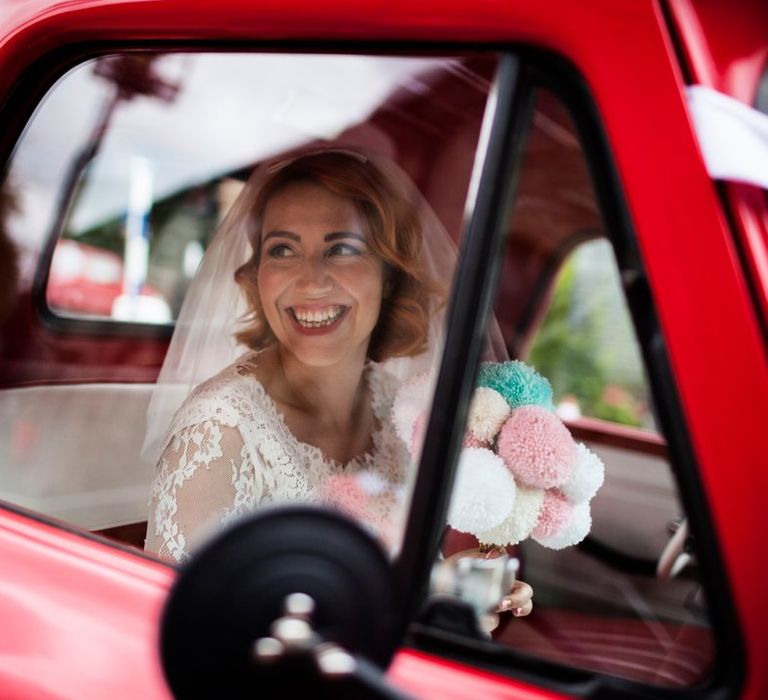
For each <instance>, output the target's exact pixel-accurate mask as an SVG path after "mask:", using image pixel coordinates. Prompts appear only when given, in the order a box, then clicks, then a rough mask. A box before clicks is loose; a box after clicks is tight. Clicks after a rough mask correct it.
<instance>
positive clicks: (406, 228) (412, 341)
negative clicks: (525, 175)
mask: <svg viewBox="0 0 768 700" xmlns="http://www.w3.org/2000/svg"><path fill="white" fill-rule="evenodd" d="M273 167H274V168H275V171H274V172H273V173H272V174H271V176H270V177H269V178H268V179H267V181H266V182H265V183H264V185H263V187H262V188H261V190H260V191H259V193H258V195H257V198H256V200H255V202H254V206H253V209H252V211H251V217H252V227H251V243H252V245H253V255H252V256H251V258H250V259H249V260H248V262H246V263H245V264H244V265H242V266H241V267H239V268H238V269H237V271H236V272H235V281H236V282H237V284H239V285H240V287H241V288H242V289H243V291H244V293H245V295H246V298H247V301H248V307H249V313H248V315H247V316H246V319H245V323H246V327H245V328H244V329H243V330H242V331H240V332H238V333H237V334H236V335H235V337H236V338H237V340H238V341H239V342H241V343H243V344H244V345H246V346H248V347H250V348H251V349H254V350H260V349H262V348H264V347H267V346H268V345H271V344H272V343H274V342H275V341H276V337H275V335H274V333H273V332H272V329H271V328H270V327H269V324H268V323H267V321H266V319H265V317H264V313H263V310H262V305H261V299H260V297H259V291H258V275H259V263H260V260H261V233H262V231H261V227H262V222H263V217H264V211H265V209H266V206H267V203H268V202H269V200H270V199H271V198H272V197H273V196H274V195H276V194H277V193H278V192H280V191H281V190H283V189H284V188H285V187H287V186H288V185H290V184H293V183H296V182H307V181H309V182H315V183H317V184H319V185H322V186H323V187H326V188H327V189H328V190H330V191H331V192H333V193H335V194H337V195H340V196H342V197H345V198H347V199H349V200H350V201H352V203H353V204H354V206H355V207H356V209H357V211H358V212H359V213H360V215H361V219H362V221H363V224H364V229H365V233H366V239H367V241H366V242H367V244H368V246H369V248H370V249H371V251H372V252H373V253H374V254H376V255H377V256H378V257H379V258H380V259H381V260H382V261H383V263H384V289H383V294H382V296H383V298H382V306H381V312H380V314H379V320H378V322H377V324H376V326H375V327H374V329H373V332H372V334H371V340H370V343H369V345H368V357H370V358H371V359H372V360H374V361H376V362H381V361H383V360H386V359H387V358H390V357H412V356H414V355H418V354H419V353H421V352H423V351H424V350H425V349H426V344H427V335H428V331H429V318H430V313H431V308H433V307H434V304H433V301H434V300H435V297H437V298H439V297H440V296H442V294H441V289H440V287H439V286H438V285H437V284H436V283H435V282H434V281H432V280H428V279H427V276H426V273H425V271H424V270H423V269H422V256H421V250H422V229H421V224H420V221H419V216H418V212H417V211H416V209H415V207H414V205H413V203H412V202H410V201H409V200H408V199H407V198H406V196H405V195H404V194H403V193H401V192H400V191H399V190H398V189H397V188H396V187H395V186H394V185H393V183H392V182H390V181H389V179H388V178H387V177H386V176H385V175H384V173H382V172H381V170H380V169H379V168H378V167H376V165H374V164H373V163H372V162H371V161H370V160H369V159H368V158H366V157H364V156H362V155H359V154H357V153H354V152H348V151H321V152H317V153H311V154H306V155H303V156H299V157H297V158H295V159H294V160H290V161H287V162H286V164H285V165H279V164H278V165H277V166H273Z"/></svg>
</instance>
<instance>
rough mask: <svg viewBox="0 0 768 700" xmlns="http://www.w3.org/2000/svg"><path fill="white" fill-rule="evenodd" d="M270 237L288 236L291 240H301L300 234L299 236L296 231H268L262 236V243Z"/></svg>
mask: <svg viewBox="0 0 768 700" xmlns="http://www.w3.org/2000/svg"><path fill="white" fill-rule="evenodd" d="M270 238H290V239H291V240H292V241H296V242H297V243H300V242H301V236H299V235H298V234H297V233H291V232H290V231H270V232H269V233H268V234H267V235H266V236H264V239H263V241H262V242H263V243H266V242H267V241H268V240H269V239H270Z"/></svg>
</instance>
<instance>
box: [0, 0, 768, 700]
mask: <svg viewBox="0 0 768 700" xmlns="http://www.w3.org/2000/svg"><path fill="white" fill-rule="evenodd" d="M751 5H754V6H758V5H759V3H757V2H755V3H752V4H751ZM751 5H750V6H751ZM742 6H743V5H742V4H740V5H739V7H742ZM733 7H734V6H731V9H732V11H735V10H734V9H733ZM740 11H741V10H740ZM756 16H757V15H756ZM760 16H762V15H760ZM711 31H716V30H711ZM724 33H725V30H724ZM766 36H768V34H767V33H766V32H764V31H763V33H762V39H759V40H757V41H762V42H763V43H762V44H760V45H759V46H757V48H755V49H754V50H752V52H751V53H750V54H749V56H750V57H751V56H754V55H755V52H756V51H765V43H766V41H767V40H766V38H765V37H766ZM691 37H695V31H692V33H691V36H690V37H687V40H688V41H690V42H691V47H692V48H691V51H692V52H694V50H697V51H698V52H699V54H702V55H703V54H705V53H706V51H704V50H703V49H701V47H699V49H695V47H694V39H693V38H691ZM147 39H160V40H164V39H167V40H185V41H186V40H189V41H193V40H215V41H220V42H224V43H225V42H226V41H229V40H246V39H247V40H250V41H253V40H255V41H258V40H264V39H269V40H283V39H312V40H317V41H341V40H355V41H375V40H398V41H408V40H414V41H418V40H424V41H458V42H465V41H471V42H484V41H489V42H499V41H504V42H507V41H508V42H522V43H526V44H531V45H535V46H539V47H543V48H548V49H551V50H553V51H555V52H557V53H558V54H560V55H562V56H564V57H565V58H566V59H568V60H569V61H571V62H572V63H573V64H574V65H575V66H576V67H577V69H578V70H579V71H580V72H581V73H582V75H583V76H584V79H585V81H586V83H587V85H588V87H589V89H590V90H591V92H592V94H593V95H594V99H595V101H596V104H597V107H598V110H599V112H600V115H601V118H602V119H603V120H604V123H605V130H606V133H607V137H608V140H609V143H610V145H611V148H612V149H613V154H614V157H615V161H616V165H617V169H618V173H619V176H620V178H621V181H622V186H623V188H624V191H625V195H626V199H627V203H628V208H629V214H630V216H631V219H632V221H633V224H634V227H635V230H636V232H637V235H638V237H639V245H640V250H641V252H642V255H643V258H644V261H645V265H646V268H647V271H648V275H649V279H650V283H651V287H652V292H653V295H654V298H655V301H656V303H657V306H658V312H659V315H660V318H661V322H662V327H663V331H664V335H665V341H666V345H667V348H668V351H669V355H670V358H671V362H672V367H673V371H674V373H675V376H676V379H677V385H678V390H679V393H680V397H681V399H682V402H683V407H684V410H685V417H686V421H687V425H688V428H689V431H690V435H691V439H692V442H693V446H694V449H695V453H696V457H697V460H698V465H699V469H700V474H701V480H702V483H703V487H704V490H705V492H706V496H707V498H708V501H709V504H710V507H711V512H712V518H713V522H714V527H715V530H716V532H717V534H718V537H719V541H720V548H721V550H722V552H723V556H724V561H725V564H726V566H727V575H728V579H729V581H730V585H731V589H732V592H733V596H734V598H735V605H736V609H737V611H738V616H739V624H740V626H741V629H742V631H743V636H744V643H745V648H746V649H747V654H748V657H747V669H746V672H747V676H746V686H745V689H744V692H743V697H745V698H755V700H758V699H761V698H764V697H767V696H768V668H767V667H766V665H765V664H764V663H762V661H763V660H764V659H766V658H768V634H767V633H766V629H768V598H766V596H765V594H764V581H765V573H766V572H765V564H764V561H763V559H764V557H763V556H762V552H763V551H764V537H763V535H762V531H761V528H760V527H756V526H755V517H756V515H757V514H761V513H763V512H764V496H763V494H764V493H765V492H766V490H767V489H768V477H767V476H766V469H765V464H766V455H768V431H766V429H765V426H766V425H768V402H767V401H766V400H765V398H766V397H767V396H768V368H767V367H766V360H765V357H766V355H765V347H764V343H763V339H762V338H761V336H760V332H759V328H758V325H757V318H756V312H755V308H754V306H753V303H752V300H751V298H750V294H749V290H748V286H747V284H746V282H745V278H744V270H743V269H742V266H741V262H740V260H739V257H738V255H737V252H736V246H735V244H734V240H733V238H732V233H731V232H730V231H729V229H728V226H727V224H726V220H725V216H724V214H723V211H722V209H721V205H720V202H719V200H718V198H717V196H716V191H715V187H714V185H713V183H712V182H711V181H710V179H709V177H708V176H707V174H706V172H705V171H704V168H703V164H702V161H701V157H700V155H699V151H698V147H697V144H696V141H695V139H694V136H693V134H692V131H691V128H690V124H689V119H688V115H687V112H686V109H685V101H684V97H683V92H682V88H683V81H682V78H681V72H680V70H679V69H678V68H677V67H676V58H675V55H674V52H673V50H672V48H671V42H670V41H669V39H668V37H667V35H666V31H665V28H664V24H663V18H662V16H661V14H660V13H659V12H658V10H657V6H656V4H655V3H653V2H650V1H648V2H626V3H618V2H615V3H614V2H593V3H586V2H584V3H573V2H566V1H565V0H552V1H551V2H547V3H534V2H529V1H525V2H522V1H514V2H513V1H512V0H510V1H509V2H498V0H473V1H472V2H469V1H467V0H461V1H460V0H453V1H451V2H444V1H442V0H441V1H440V2H437V0H429V1H427V2H422V3H418V4H416V3H411V2H406V1H405V0H397V1H395V2H389V3H387V5H386V7H385V8H384V7H383V6H382V5H381V3H378V2H373V1H372V0H368V1H365V0H362V1H361V2H358V3H355V4H354V5H350V4H349V3H347V2H343V1H342V0H324V1H323V2H317V1H314V2H311V3H310V2H306V1H304V0H301V1H300V0H292V1H291V2H283V1H279V0H266V1H264V2H259V3H253V2H251V0H240V1H239V2H234V1H232V0H229V1H228V2H221V0H198V1H197V2H194V3H190V2H188V0H165V1H162V2H161V1H159V0H144V1H123V0H121V1H119V2H109V1H105V0H82V1H76V0H75V1H72V2H62V3H59V4H53V3H49V2H44V1H42V0H39V1H38V0H28V1H26V2H10V3H9V2H5V3H3V4H2V5H0V94H2V95H4V94H5V93H6V92H7V91H8V89H9V88H10V87H11V86H12V85H13V84H14V83H15V82H16V81H17V80H18V79H19V77H20V75H21V73H22V72H23V70H24V69H25V68H26V67H27V66H28V65H29V64H30V63H32V62H33V61H35V60H38V59H39V58H40V57H41V56H43V55H44V54H45V53H46V52H47V51H50V50H53V49H56V48H59V47H60V46H62V45H73V44H78V43H80V42H88V41H91V40H94V41H95V40H98V41H110V40H121V41H137V42H141V41H143V40H147ZM710 40H711V38H710V36H709V35H707V41H710ZM731 45H733V42H732V41H730V40H724V41H723V46H726V47H727V46H731ZM718 46H719V44H718ZM760 46H762V48H760ZM763 55H764V54H763ZM710 59H711V60H710V61H709V62H710V63H711V64H713V65H714V69H713V71H714V72H713V73H712V74H711V75H712V76H714V77H713V78H712V79H713V81H714V80H717V81H721V82H722V84H723V85H726V86H727V89H728V91H730V92H731V93H732V94H739V95H748V94H750V92H749V91H750V90H753V89H754V86H753V85H750V81H751V80H752V79H753V77H754V70H753V69H750V70H746V69H744V70H742V68H743V66H741V65H738V66H737V65H736V64H737V63H740V61H741V58H740V57H739V55H738V52H732V53H728V51H727V50H726V49H722V50H721V49H718V50H717V52H716V55H713V56H711V57H710ZM701 60H702V65H706V64H707V59H706V57H704V58H702V59H701ZM750 60H751V59H750ZM729 64H732V65H730V66H729ZM697 65H698V64H697ZM750 65H752V64H751V63H750ZM710 67H711V66H710ZM697 70H699V69H698V68H697ZM701 70H702V73H701V74H702V76H704V75H705V74H704V72H703V70H704V69H703V68H702V69H701ZM742 81H743V82H742ZM0 561H2V574H1V575H0V587H2V590H3V595H2V596H0V619H3V621H4V624H3V635H2V641H0V650H2V651H1V652H0V664H2V665H1V666H0V688H2V690H3V694H4V695H7V696H9V697H21V698H26V697H30V698H31V697H36V698H40V697H43V698H44V697H54V695H53V692H54V689H55V688H58V689H59V692H60V693H61V689H62V688H65V687H66V688H73V692H72V694H71V695H70V697H87V696H89V695H90V696H94V695H95V696H97V697H155V696H158V697H160V696H162V692H163V691H162V685H161V681H160V676H159V670H158V668H157V659H156V656H155V651H154V649H155V635H156V631H155V625H156V621H157V614H158V610H159V606H160V603H161V600H162V597H163V593H164V590H165V588H166V587H167V585H168V583H169V582H170V578H171V574H170V572H169V571H167V570H166V569H163V568H162V567H160V566H157V565H153V564H151V563H148V562H145V561H139V560H134V559H133V558H132V557H131V556H130V555H127V554H123V553H119V552H115V551H112V550H110V549H108V548H107V547H105V546H103V545H101V544H91V543H86V542H84V541H80V540H79V539H78V538H77V537H75V536H72V535H67V534H66V533H61V532H58V531H56V530H53V529H51V528H49V527H48V526H44V525H35V524H32V523H29V522H27V521H24V520H23V519H22V518H19V517H18V516H15V515H12V514H8V513H6V512H2V513H0ZM711 602H712V605H714V606H716V605H717V604H718V601H711ZM19 669H23V671H21V672H20V671H19ZM392 674H393V677H394V678H395V679H397V681H398V682H401V683H402V685H403V687H408V688H412V689H414V690H415V691H417V692H418V693H419V694H421V695H422V696H423V697H443V698H446V697H473V696H477V697H482V696H484V697H499V698H501V697H516V698H527V697H537V698H541V697H554V696H553V695H552V694H550V693H548V692H546V691H542V690H535V689H530V688H526V687H524V686H520V685H518V684H517V683H515V682H512V681H509V680H503V679H499V678H496V677H491V676H488V675H487V674H484V673H481V672H478V671H476V670H474V669H466V670H465V669H464V668H463V667H461V666H459V665H455V664H449V663H447V662H444V661H440V660H435V659H428V658H426V657H423V656H421V655H417V654H412V653H405V654H401V655H400V657H398V660H397V662H396V664H395V666H394V668H393V671H392ZM116 679H119V680H120V685H119V686H118V684H117V683H116ZM89 684H91V685H89ZM86 686H87V687H88V691H87V692H86V691H85V688H86ZM126 688H127V689H129V690H130V692H128V691H126V690H125V689H126ZM92 689H97V690H98V691H99V692H96V693H95V694H94V693H92V692H91V690H92ZM78 690H83V692H82V693H78V692H77V691H78ZM6 691H8V692H6ZM454 691H455V692H454ZM459 692H461V695H459V694H458V693H459ZM46 693H47V695H46ZM451 693H453V694H451ZM483 693H486V694H485V695H483ZM61 696H62V695H61V694H60V695H58V696H56V697H61Z"/></svg>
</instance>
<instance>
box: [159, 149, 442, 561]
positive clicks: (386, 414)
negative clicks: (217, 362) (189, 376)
mask: <svg viewBox="0 0 768 700" xmlns="http://www.w3.org/2000/svg"><path fill="white" fill-rule="evenodd" d="M402 177H404V176H402ZM407 191H408V189H407V187H406V186H405V183H404V182H403V183H396V182H395V181H393V180H392V178H391V177H388V176H386V175H385V174H384V172H383V171H382V170H381V169H380V168H379V167H378V166H377V165H376V164H375V162H374V160H373V159H372V157H369V156H367V155H362V154H360V153H357V152H350V151H341V150H336V149H328V150H322V151H316V152H310V153H306V154H303V155H300V156H298V157H296V158H295V159H293V160H290V161H287V162H282V163H279V164H278V165H276V166H268V167H267V168H266V173H265V172H263V171H261V170H260V171H257V172H256V173H255V175H254V176H253V177H252V179H251V181H250V183H249V184H248V185H247V186H246V188H245V189H244V191H243V193H242V194H241V196H240V200H239V202H238V203H236V204H235V205H234V207H233V211H232V213H231V214H230V216H229V218H228V219H227V221H225V222H224V224H223V225H222V229H221V231H220V232H219V234H218V236H220V237H221V239H222V240H226V241H229V242H230V243H231V244H233V245H235V246H237V245H238V244H239V243H241V242H242V241H241V239H242V238H243V237H245V238H246V239H247V243H248V245H249V246H250V249H251V252H250V254H249V256H248V259H247V261H246V262H245V263H244V264H242V265H240V266H239V267H237V269H236V271H235V270H233V269H232V267H230V266H229V265H224V264H221V261H222V260H230V259H234V258H233V256H231V255H230V254H229V252H228V250H227V246H226V245H225V244H220V245H216V244H215V243H214V245H212V246H211V249H210V250H209V253H208V254H207V256H206V258H207V259H206V261H205V262H204V264H203V268H202V270H201V273H200V275H199V279H198V280H197V281H196V283H195V284H197V285H198V286H199V285H203V286H204V285H206V284H207V283H210V282H213V283H214V284H215V286H216V288H217V292H218V295H219V296H221V295H222V294H224V295H226V290H227V288H229V290H230V293H232V294H234V295H236V296H237V295H239V294H242V295H243V296H245V298H246V303H247V307H248V313H247V314H246V316H245V328H240V329H239V330H238V332H236V333H235V337H236V338H237V340H238V341H239V342H240V343H241V344H242V345H243V346H244V349H247V350H248V351H247V352H246V353H245V354H244V355H242V356H241V357H239V358H238V359H237V360H236V361H235V362H234V363H233V364H230V365H229V366H227V367H226V368H225V369H223V370H222V371H220V372H219V373H218V374H216V376H214V377H213V378H211V379H209V380H208V381H205V382H203V383H202V384H201V385H200V386H199V387H198V388H197V389H195V390H194V391H193V392H192V394H191V395H190V396H189V397H188V398H187V399H186V400H185V401H184V403H183V405H182V406H181V408H180V409H179V410H178V412H177V413H176V415H175V417H174V418H173V420H172V422H171V427H170V428H169V430H168V431H167V433H166V435H165V437H164V439H163V440H162V442H161V447H162V454H161V456H160V458H159V460H158V470H157V474H156V477H155V479H154V482H153V487H152V502H151V505H150V513H149V528H148V534H147V543H146V547H147V549H148V550H149V551H153V552H156V553H158V554H160V555H161V556H163V557H167V558H171V559H174V560H184V559H186V558H187V557H188V556H189V554H190V552H191V551H192V550H193V549H194V548H195V545H196V544H197V543H199V542H200V541H201V539H204V538H205V537H206V536H207V535H208V534H209V533H210V531H211V530H215V529H217V528H218V527H219V526H221V525H222V524H224V523H228V522H230V521H231V520H233V519H235V518H237V517H238V516H239V515H241V514H243V513H245V512H248V511H250V510H252V509H253V508H254V507H258V506H261V505H264V504H268V503H280V502H286V501H299V502H315V503H318V502H319V503H326V504H328V505H331V506H335V507H338V508H341V509H343V510H345V511H346V512H348V513H349V514H351V515H354V516H355V517H357V519H358V520H360V521H362V522H363V524H364V525H366V526H367V527H368V528H369V529H370V530H371V531H372V532H373V533H374V534H376V535H377V536H378V537H379V539H380V540H381V541H382V543H383V544H384V545H385V546H386V547H387V548H388V549H389V550H390V551H394V550H396V549H397V548H398V546H399V540H400V534H401V529H402V525H403V506H404V503H405V500H406V499H405V492H406V491H407V489H408V485H409V483H410V477H411V474H412V471H413V469H412V468H411V467H410V466H409V465H410V459H409V457H408V454H407V450H406V449H405V445H404V444H403V443H402V441H401V440H400V439H399V438H398V436H397V435H396V433H395V431H394V429H393V427H392V425H391V420H390V413H391V406H392V402H393V400H394V393H395V391H396V389H397V387H398V378H397V376H396V375H397V374H398V371H395V370H394V368H393V367H392V366H391V365H388V361H390V360H394V359H395V358H403V360H404V361H405V362H406V365H407V368H406V371H409V370H410V369H413V370H414V371H415V370H416V369H417V368H419V365H417V363H415V362H414V363H412V364H413V367H412V368H411V367H410V364H411V363H410V360H411V358H417V357H418V358H419V359H420V360H422V363H423V361H425V357H426V361H427V362H429V361H430V357H429V352H428V351H429V346H430V341H432V342H433V343H437V342H438V341H437V337H436V336H435V334H434V333H433V334H432V338H431V339H430V322H431V321H432V320H434V319H435V318H436V316H437V315H438V314H439V312H440V310H441V308H442V304H443V298H442V295H441V294H440V293H439V292H438V287H437V285H436V284H434V283H431V282H430V281H429V277H428V275H427V274H426V270H425V267H424V265H423V256H422V248H423V246H424V245H425V240H426V239H425V237H424V236H423V232H424V229H425V228H430V227H429V226H426V227H425V226H422V224H421V221H420V216H419V213H418V209H417V205H418V202H416V201H412V200H411V199H409V197H408V196H407V195H406V192H407ZM413 196H414V197H415V195H413ZM431 229H432V230H435V231H436V232H435V233H433V234H431V236H430V237H429V238H445V239H447V234H446V233H445V231H444V230H442V229H441V228H440V227H435V226H432V227H431ZM235 231H236V232H237V233H233V232H235ZM446 264H447V265H450V264H452V263H451V262H450V261H446ZM207 269H213V270H215V271H216V272H215V274H211V275H209V274H207V273H206V270H207ZM235 282H236V283H237V284H235ZM195 291H196V290H194V289H193V290H191V291H190V295H189V297H188V299H189V301H188V302H185V307H184V308H183V309H182V312H181V318H180V323H179V331H178V332H177V337H176V338H175V339H174V341H175V342H177V343H187V341H185V340H182V338H184V337H185V336H186V335H187V332H186V329H187V328H191V329H193V330H192V332H191V333H190V334H189V335H190V337H189V338H188V341H189V342H190V343H192V344H197V343H198V341H196V340H192V336H193V335H194V328H195V327H196V326H198V325H199V324H200V323H203V324H204V323H205V322H206V321H208V322H210V320H211V319H210V318H209V317H210V312H209V311H208V310H207V307H206V304H205V301H206V300H207V298H208V295H206V294H202V295H200V294H196V293H195ZM196 299H201V300H203V303H202V304H198V303H197V302H196ZM236 320H237V319H236V318H229V319H221V321H222V323H223V324H224V325H227V322H228V323H229V324H230V325H231V326H232V328H235V326H236V324H235V322H236ZM225 335H226V334H225ZM210 349H211V348H209V347H208V345H207V343H206V344H204V345H202V346H201V347H200V350H201V351H203V350H210ZM184 354H187V355H188V354H189V353H182V355H184ZM173 356H174V353H173V352H171V353H169V357H173ZM169 362H172V360H169ZM402 369H403V368H402V365H401V366H400V373H402ZM162 387H163V383H162V382H161V384H160V389H159V391H160V392H162ZM351 475H354V476H360V477H362V481H360V480H358V483H367V484H368V486H369V491H370V493H367V494H361V493H360V492H358V491H357V490H356V489H355V488H350V486H349V484H345V481H344V479H346V478H348V477H349V476H351Z"/></svg>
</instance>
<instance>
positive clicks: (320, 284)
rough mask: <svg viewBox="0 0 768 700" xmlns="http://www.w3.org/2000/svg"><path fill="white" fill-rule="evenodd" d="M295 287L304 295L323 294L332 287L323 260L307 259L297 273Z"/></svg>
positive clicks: (331, 281)
mask: <svg viewBox="0 0 768 700" xmlns="http://www.w3.org/2000/svg"><path fill="white" fill-rule="evenodd" d="M297 286H298V287H299V289H301V290H302V291H303V292H305V293H309V294H324V293H325V292H327V291H329V290H330V289H331V287H332V286H333V280H332V279H331V275H330V274H329V271H328V268H327V266H326V264H325V261H324V260H323V259H316V258H307V259H306V260H304V262H303V263H302V266H301V270H300V272H299V278H298V280H297Z"/></svg>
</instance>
